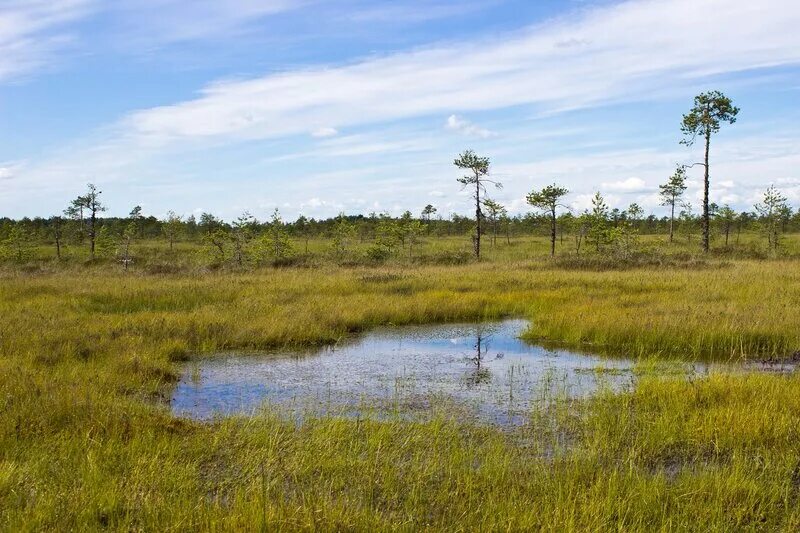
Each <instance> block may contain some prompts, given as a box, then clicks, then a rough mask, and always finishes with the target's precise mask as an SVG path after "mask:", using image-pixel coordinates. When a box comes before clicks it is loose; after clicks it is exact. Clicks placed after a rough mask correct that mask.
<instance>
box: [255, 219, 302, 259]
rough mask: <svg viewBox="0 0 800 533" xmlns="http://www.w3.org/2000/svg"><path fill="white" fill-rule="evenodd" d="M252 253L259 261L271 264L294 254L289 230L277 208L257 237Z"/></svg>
mask: <svg viewBox="0 0 800 533" xmlns="http://www.w3.org/2000/svg"><path fill="white" fill-rule="evenodd" d="M254 254H255V257H256V259H257V260H258V261H259V262H261V263H265V262H272V263H273V264H281V263H283V262H284V261H285V260H287V259H288V258H290V257H291V256H292V255H293V254H294V247H293V246H292V241H291V239H290V237H289V232H288V231H286V228H285V227H284V223H283V220H282V219H281V215H280V212H279V211H278V209H277V208H276V209H275V211H273V213H272V217H271V219H270V223H269V226H268V227H267V231H266V232H265V233H264V234H263V235H261V237H259V239H258V241H257V243H256V246H255V251H254Z"/></svg>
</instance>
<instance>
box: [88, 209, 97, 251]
mask: <svg viewBox="0 0 800 533" xmlns="http://www.w3.org/2000/svg"><path fill="white" fill-rule="evenodd" d="M96 224H97V217H96V215H95V212H94V210H92V218H91V227H90V228H89V240H90V244H89V256H90V257H91V259H92V261H94V240H95V237H96V236H97V231H96V229H97V226H96Z"/></svg>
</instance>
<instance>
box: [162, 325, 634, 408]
mask: <svg viewBox="0 0 800 533" xmlns="http://www.w3.org/2000/svg"><path fill="white" fill-rule="evenodd" d="M527 326H528V323H527V322H526V321H522V320H506V321H502V322H496V323H481V324H455V325H453V324H449V325H437V326H410V327H396V328H383V329H378V330H374V331H372V332H370V333H368V334H366V335H364V336H362V337H358V338H354V339H352V340H351V341H350V342H347V343H344V344H342V345H339V346H337V347H329V348H323V349H320V350H316V351H313V352H281V353H249V354H243V353H238V354H217V355H215V356H213V357H210V358H208V359H205V360H202V361H199V362H194V363H190V364H189V366H188V367H187V369H186V371H185V372H184V375H183V376H182V378H181V380H180V382H179V384H178V386H177V387H176V389H175V393H174V396H173V399H172V408H173V411H174V412H175V413H176V414H178V415H181V416H189V417H193V418H199V419H207V418H210V417H213V416H215V415H227V414H235V413H252V412H253V411H255V410H257V409H258V408H259V407H260V406H263V405H264V403H265V402H266V403H267V404H268V405H269V408H270V409H277V410H279V411H286V412H289V413H291V414H292V415H294V416H298V413H300V414H301V415H302V416H309V415H311V416H315V415H325V414H344V415H347V416H351V415H352V416H362V415H369V414H377V415H378V416H380V415H381V413H383V414H386V413H394V414H396V413H398V412H402V413H405V414H408V413H421V414H424V413H432V412H438V413H442V412H444V413H456V414H457V416H474V417H478V418H479V419H481V420H485V421H489V422H498V423H502V424H508V423H512V424H516V423H521V422H523V421H524V420H525V417H526V413H527V412H529V410H530V407H531V404H532V403H533V402H535V401H538V400H540V399H541V398H542V397H544V396H546V395H552V394H559V395H566V396H578V395H585V394H591V393H592V392H594V391H596V390H597V389H598V387H603V386H611V387H616V388H619V387H624V386H626V385H627V384H629V383H630V381H631V376H630V373H629V372H628V370H629V369H630V368H631V366H632V364H633V363H632V361H630V360H624V359H614V360H611V359H602V358H599V357H594V356H588V355H583V354H578V353H574V352H569V351H566V350H546V349H544V348H542V347H540V346H532V345H529V344H527V343H525V342H524V341H522V340H520V338H519V336H520V334H521V333H522V332H523V331H524V330H525V328H527ZM598 368H602V369H612V370H613V372H607V371H603V372H598V371H597V369H598Z"/></svg>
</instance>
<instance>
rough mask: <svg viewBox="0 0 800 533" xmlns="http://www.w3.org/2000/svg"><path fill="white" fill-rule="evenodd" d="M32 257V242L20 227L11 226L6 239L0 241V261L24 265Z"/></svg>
mask: <svg viewBox="0 0 800 533" xmlns="http://www.w3.org/2000/svg"><path fill="white" fill-rule="evenodd" d="M33 255H34V248H33V241H32V239H31V236H30V235H29V234H28V232H27V231H25V229H24V228H23V227H22V226H19V225H15V226H13V227H12V228H11V229H10V230H9V231H8V235H7V236H6V238H5V239H3V240H1V241H0V259H4V260H11V261H16V262H17V263H24V262H26V261H29V260H31V259H32V258H33Z"/></svg>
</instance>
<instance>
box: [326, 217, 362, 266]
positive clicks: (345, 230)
mask: <svg viewBox="0 0 800 533" xmlns="http://www.w3.org/2000/svg"><path fill="white" fill-rule="evenodd" d="M355 236H356V228H355V226H354V225H353V224H351V223H350V222H349V221H348V220H347V217H345V216H344V213H340V214H339V217H338V218H337V219H336V223H335V224H334V226H333V231H332V233H331V248H332V251H333V255H334V257H335V258H336V259H337V260H339V261H341V260H343V259H344V258H345V257H347V254H348V252H349V251H350V247H351V246H352V244H353V239H355Z"/></svg>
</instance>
